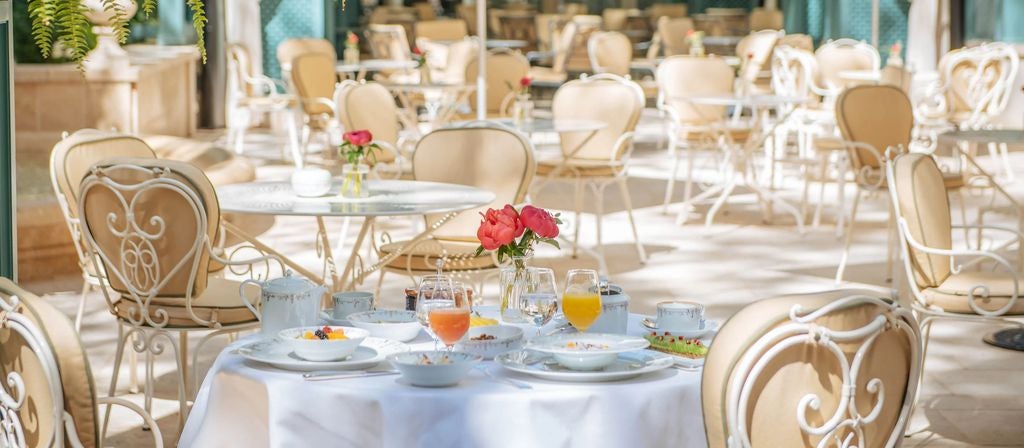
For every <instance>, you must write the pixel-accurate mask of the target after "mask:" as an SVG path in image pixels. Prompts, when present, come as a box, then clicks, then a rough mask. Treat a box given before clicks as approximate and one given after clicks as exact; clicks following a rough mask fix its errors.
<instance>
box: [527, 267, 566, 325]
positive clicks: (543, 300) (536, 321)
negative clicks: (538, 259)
mask: <svg viewBox="0 0 1024 448" xmlns="http://www.w3.org/2000/svg"><path fill="white" fill-rule="evenodd" d="M526 275H527V285H528V288H527V292H523V293H522V294H520V296H519V306H518V308H519V311H520V312H522V313H523V315H524V316H526V317H528V318H529V319H530V321H532V322H533V325H534V326H536V327H537V336H540V329H541V327H543V326H544V325H547V323H548V322H550V321H551V318H553V317H554V316H555V312H556V311H558V289H557V288H556V287H555V271H553V270H551V269H548V268H531V269H530V270H529V271H528V272H527V274H526Z"/></svg>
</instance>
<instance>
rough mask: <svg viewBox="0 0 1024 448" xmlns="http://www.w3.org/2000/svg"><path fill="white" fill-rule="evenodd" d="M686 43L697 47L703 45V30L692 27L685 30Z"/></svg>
mask: <svg viewBox="0 0 1024 448" xmlns="http://www.w3.org/2000/svg"><path fill="white" fill-rule="evenodd" d="M686 43H688V44H690V45H693V46H698V47H702V46H704V32H703V31H697V30H694V29H689V30H686Z"/></svg>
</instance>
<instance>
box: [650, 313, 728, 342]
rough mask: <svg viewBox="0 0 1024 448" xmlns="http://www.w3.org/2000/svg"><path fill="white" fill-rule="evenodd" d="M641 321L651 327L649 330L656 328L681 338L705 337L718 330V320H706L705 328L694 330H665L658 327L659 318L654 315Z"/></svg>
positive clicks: (655, 329)
mask: <svg viewBox="0 0 1024 448" xmlns="http://www.w3.org/2000/svg"><path fill="white" fill-rule="evenodd" d="M641 323H642V324H643V326H644V327H647V329H649V330H654V331H658V332H666V333H668V334H669V335H671V336H675V337H681V338H686V339H697V338H703V337H705V336H708V335H711V334H714V333H716V332H718V321H714V320H704V327H703V328H698V329H694V330H672V331H665V330H660V329H658V320H657V318H655V317H652V316H644V319H643V321H641Z"/></svg>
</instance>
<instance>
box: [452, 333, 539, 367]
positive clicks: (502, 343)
mask: <svg viewBox="0 0 1024 448" xmlns="http://www.w3.org/2000/svg"><path fill="white" fill-rule="evenodd" d="M484 334H487V335H491V336H494V339H488V340H476V341H474V340H473V338H475V337H478V336H480V335H484ZM521 348H523V329H522V328H519V327H514V326H512V325H488V326H485V327H472V328H470V329H469V333H467V334H466V337H465V338H463V339H462V340H460V341H459V342H456V343H455V349H456V350H458V351H460V352H466V353H472V354H474V355H480V356H483V357H484V358H485V359H492V358H494V357H495V356H498V355H500V354H502V353H505V352H510V351H513V350H519V349H521Z"/></svg>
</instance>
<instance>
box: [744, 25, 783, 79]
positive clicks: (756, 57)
mask: <svg viewBox="0 0 1024 448" xmlns="http://www.w3.org/2000/svg"><path fill="white" fill-rule="evenodd" d="M779 35H780V33H779V31H778V30H774V29H769V30H761V31H756V32H753V33H750V34H748V35H747V36H746V37H744V38H743V39H741V40H740V41H739V43H738V44H736V55H737V56H739V57H740V61H741V62H740V72H739V77H740V78H741V79H743V81H744V82H746V83H748V85H753V83H754V82H755V81H757V78H758V75H760V73H761V70H762V69H763V68H764V67H766V66H767V64H768V63H769V61H770V60H771V58H772V50H774V49H775V44H776V43H777V42H778V41H779Z"/></svg>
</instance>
